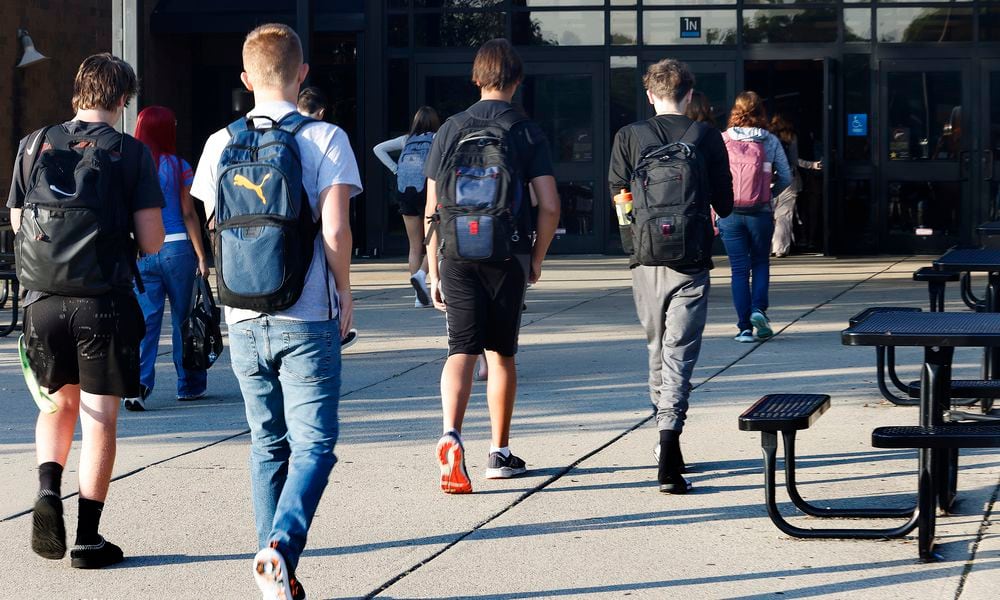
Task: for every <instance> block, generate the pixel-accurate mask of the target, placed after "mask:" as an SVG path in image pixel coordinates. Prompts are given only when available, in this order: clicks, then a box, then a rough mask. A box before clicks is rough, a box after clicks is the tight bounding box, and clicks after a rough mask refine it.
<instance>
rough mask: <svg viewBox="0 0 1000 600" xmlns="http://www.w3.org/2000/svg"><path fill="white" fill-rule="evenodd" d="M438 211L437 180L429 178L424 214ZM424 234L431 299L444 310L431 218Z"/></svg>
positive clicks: (427, 222)
mask: <svg viewBox="0 0 1000 600" xmlns="http://www.w3.org/2000/svg"><path fill="white" fill-rule="evenodd" d="M435 212H437V182H436V181H434V180H433V179H431V178H430V177H428V178H427V204H425V205H424V215H425V216H426V215H433V214H434V213H435ZM424 223H425V224H424V236H425V237H426V241H427V244H426V247H427V282H428V284H429V287H430V290H431V301H432V302H434V308H436V309H438V310H444V309H445V305H444V295H443V294H442V293H441V274H440V273H439V272H438V231H437V227H435V226H434V223H432V222H431V221H429V220H426V219H425V221H424Z"/></svg>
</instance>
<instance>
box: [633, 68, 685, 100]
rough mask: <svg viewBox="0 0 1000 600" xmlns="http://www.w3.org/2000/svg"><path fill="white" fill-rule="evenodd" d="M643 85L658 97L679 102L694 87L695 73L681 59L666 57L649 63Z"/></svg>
mask: <svg viewBox="0 0 1000 600" xmlns="http://www.w3.org/2000/svg"><path fill="white" fill-rule="evenodd" d="M642 85H643V86H645V88H646V89H647V90H648V91H650V92H652V94H653V95H654V96H656V97H657V98H662V99H664V100H670V101H672V102H674V103H678V102H680V101H681V100H683V99H684V96H686V95H687V93H688V92H690V91H691V89H692V88H694V74H693V73H691V69H689V68H688V66H687V65H686V64H684V63H682V62H681V61H679V60H674V59H672V58H664V59H663V60H661V61H660V62H658V63H655V64H652V65H649V68H648V69H646V75H645V76H644V77H643V78H642Z"/></svg>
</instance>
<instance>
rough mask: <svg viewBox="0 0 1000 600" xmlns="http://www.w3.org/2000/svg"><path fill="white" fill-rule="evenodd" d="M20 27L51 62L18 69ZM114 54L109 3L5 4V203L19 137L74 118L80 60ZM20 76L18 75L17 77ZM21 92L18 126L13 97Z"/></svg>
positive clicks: (0, 144)
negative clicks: (75, 79)
mask: <svg viewBox="0 0 1000 600" xmlns="http://www.w3.org/2000/svg"><path fill="white" fill-rule="evenodd" d="M19 27H23V28H26V29H28V31H29V32H30V34H31V38H32V40H34V42H35V48H36V49H37V50H38V51H39V52H41V53H42V54H44V55H45V56H48V57H49V60H47V61H45V62H41V63H37V64H34V65H31V66H30V67H28V68H26V69H23V70H22V69H18V70H15V69H14V65H16V64H17V62H18V61H19V60H20V59H21V45H20V43H19V42H18V39H17V30H18V28H19ZM109 50H111V2H108V0H27V1H22V2H17V1H13V0H2V1H0V82H3V84H2V85H0V115H2V117H0V193H2V194H3V196H2V197H3V200H4V201H6V198H7V193H8V190H9V188H10V174H11V168H12V166H13V164H14V152H15V151H16V149H17V148H16V146H15V143H16V138H17V137H20V136H23V135H26V134H27V133H29V132H31V131H33V130H35V129H37V128H39V127H41V126H43V125H46V124H48V123H55V122H59V121H63V120H67V119H69V118H70V117H72V115H73V111H72V108H71V107H70V100H71V98H72V95H73V76H74V75H76V69H77V67H78V66H79V65H80V61H81V60H83V58H85V57H86V56H88V55H90V54H94V53H95V52H105V51H109ZM15 71H16V72H15ZM18 91H19V93H20V98H19V105H20V118H19V119H18V121H19V122H18V123H14V122H13V121H14V116H15V114H14V113H15V102H14V97H13V94H14V93H16V92H18Z"/></svg>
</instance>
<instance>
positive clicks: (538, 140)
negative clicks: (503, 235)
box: [424, 100, 554, 182]
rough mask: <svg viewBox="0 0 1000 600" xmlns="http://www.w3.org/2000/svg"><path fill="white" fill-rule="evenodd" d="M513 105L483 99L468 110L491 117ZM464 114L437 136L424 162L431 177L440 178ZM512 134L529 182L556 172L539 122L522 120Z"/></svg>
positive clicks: (480, 117) (446, 125)
mask: <svg viewBox="0 0 1000 600" xmlns="http://www.w3.org/2000/svg"><path fill="white" fill-rule="evenodd" d="M512 106H513V105H512V104H510V103H509V102H504V101H502V100H480V101H479V102H476V103H475V104H473V105H472V106H470V107H469V108H468V109H467V110H466V111H465V112H466V113H468V114H470V115H472V116H473V117H475V118H477V119H488V120H491V119H496V118H497V117H499V116H500V115H501V114H503V113H504V112H506V111H507V110H508V109H510V108H511V107H512ZM514 110H518V109H517V108H515V109H514ZM461 116H462V113H459V114H457V115H455V116H453V117H451V118H450V119H448V120H447V121H445V122H444V125H442V126H441V129H439V130H438V132H437V134H435V135H434V143H433V144H432V145H431V151H430V152H429V153H428V154H427V160H426V161H424V175H426V176H427V178H428V179H437V176H438V171H440V170H441V162H442V161H443V160H444V156H445V154H446V153H447V152H448V151H449V150H451V149H452V148H453V147H454V146H455V144H456V143H458V131H459V125H458V123H457V120H456V118H457V117H461ZM511 136H512V137H513V139H514V144H515V146H516V147H517V148H516V152H517V157H518V159H519V160H520V161H521V165H520V166H521V176H522V177H523V178H524V181H525V182H529V181H531V180H532V179H534V178H535V177H542V176H545V175H554V172H553V170H552V156H551V155H550V153H549V142H548V140H547V139H546V138H545V134H544V133H543V132H542V128H541V127H539V126H538V124H537V123H535V122H534V121H531V120H526V121H521V122H520V123H518V124H517V125H515V126H514V128H513V129H512V130H511Z"/></svg>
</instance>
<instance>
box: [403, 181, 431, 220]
mask: <svg viewBox="0 0 1000 600" xmlns="http://www.w3.org/2000/svg"><path fill="white" fill-rule="evenodd" d="M425 208H427V188H426V187H425V188H424V189H422V190H420V191H419V192H418V191H417V188H415V187H408V188H406V191H405V192H400V193H399V214H401V215H403V216H404V217H422V216H424V209H425Z"/></svg>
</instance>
